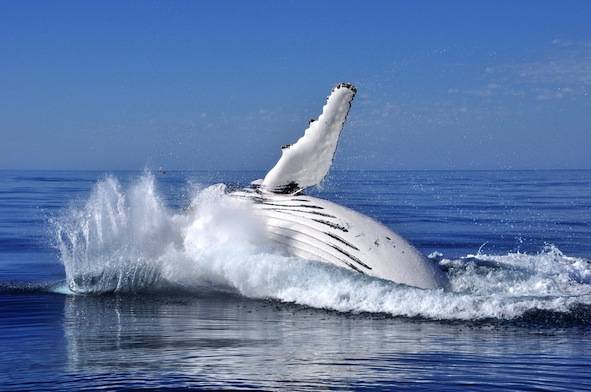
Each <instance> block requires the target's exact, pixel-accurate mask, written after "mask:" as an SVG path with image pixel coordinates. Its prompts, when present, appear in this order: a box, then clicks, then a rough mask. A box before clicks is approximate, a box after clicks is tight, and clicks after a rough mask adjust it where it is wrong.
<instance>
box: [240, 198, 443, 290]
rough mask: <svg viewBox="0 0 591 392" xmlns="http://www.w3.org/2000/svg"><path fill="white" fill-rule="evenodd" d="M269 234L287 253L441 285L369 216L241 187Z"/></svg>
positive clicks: (433, 269)
mask: <svg viewBox="0 0 591 392" xmlns="http://www.w3.org/2000/svg"><path fill="white" fill-rule="evenodd" d="M230 195H231V196H233V197H236V198H240V199H242V200H244V201H245V202H248V203H252V209H253V210H254V213H255V215H256V216H257V217H259V218H260V219H261V221H262V222H263V223H264V226H265V230H266V234H267V236H268V238H269V239H271V240H272V241H274V242H276V243H278V244H280V245H281V246H282V247H283V248H284V249H285V250H286V251H287V252H288V253H289V254H292V255H294V256H298V257H302V258H305V259H309V260H317V261H322V262H325V263H330V264H333V265H336V266H339V267H342V268H347V269H350V270H353V271H355V272H358V273H362V274H366V275H370V276H373V277H377V278H381V279H386V280H390V281H393V282H395V283H399V284H405V285H409V286H414V287H419V288H422V289H438V288H446V287H447V286H448V280H447V276H446V274H445V273H444V272H443V271H441V269H440V268H439V266H438V265H437V264H436V263H435V262H434V261H432V260H429V259H427V258H426V257H425V256H424V255H423V254H422V253H421V252H419V251H418V250H417V249H416V248H415V247H414V246H412V245H411V244H410V243H409V242H408V241H406V240H405V239H404V238H402V237H401V236H400V235H398V234H396V233H394V232H393V231H392V230H390V229H389V228H387V227H386V226H384V225H382V224H381V223H379V222H377V221H375V220H373V219H371V218H370V217H368V216H366V215H363V214H360V213H358V212H356V211H353V210H351V209H349V208H346V207H343V206H340V205H338V204H335V203H333V202H330V201H328V200H323V199H319V198H316V197H311V196H306V195H281V194H274V193H268V192H262V191H260V190H257V189H244V190H241V191H236V192H233V193H231V194H230Z"/></svg>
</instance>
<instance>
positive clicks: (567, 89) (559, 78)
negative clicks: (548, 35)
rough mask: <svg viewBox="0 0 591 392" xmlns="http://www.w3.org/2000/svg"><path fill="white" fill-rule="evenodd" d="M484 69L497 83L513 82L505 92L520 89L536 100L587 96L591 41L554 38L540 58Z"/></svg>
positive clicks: (590, 86) (590, 70)
mask: <svg viewBox="0 0 591 392" xmlns="http://www.w3.org/2000/svg"><path fill="white" fill-rule="evenodd" d="M485 73H486V74H487V75H488V76H489V78H490V80H493V81H494V82H495V83H498V84H500V85H505V86H511V87H510V88H509V89H507V90H505V92H510V91H512V92H513V93H515V92H520V93H522V94H523V95H525V96H529V97H531V98H534V99H536V100H549V99H563V98H577V97H583V96H584V97H587V96H589V91H590V90H591V43H587V42H573V41H565V40H561V39H555V40H553V41H552V42H551V45H550V48H549V49H548V54H546V55H545V56H544V57H543V58H541V59H535V60H532V61H527V62H521V63H514V64H503V65H497V66H489V67H487V68H486V69H485ZM500 92H503V90H500Z"/></svg>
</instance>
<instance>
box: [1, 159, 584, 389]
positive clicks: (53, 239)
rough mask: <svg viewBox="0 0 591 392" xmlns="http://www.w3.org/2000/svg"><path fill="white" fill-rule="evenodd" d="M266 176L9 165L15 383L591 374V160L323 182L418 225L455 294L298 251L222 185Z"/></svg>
mask: <svg viewBox="0 0 591 392" xmlns="http://www.w3.org/2000/svg"><path fill="white" fill-rule="evenodd" d="M261 174H262V173H256V172H219V173H206V172H173V173H167V174H166V175H152V174H150V173H141V172H138V173H128V172H119V173H112V174H109V175H108V174H105V173H99V172H7V171H5V172H0V317H1V319H0V350H1V352H2V353H3V355H2V357H1V358H0V370H1V371H0V385H3V388H2V389H19V390H20V389H52V388H53V389H65V388H71V389H79V388H83V387H97V386H105V387H111V388H149V387H152V388H163V387H166V388H175V387H187V388H193V387H203V388H221V387H228V388H238V387H239V388H255V389H261V388H262V389H276V388H281V387H285V388H287V389H293V388H300V389H306V388H309V389H317V387H318V386H320V387H321V388H337V389H342V388H347V389H364V388H368V389H372V388H378V389H379V388H382V389H383V388H392V387H404V388H415V389H420V388H425V389H432V388H437V389H449V390H453V389H457V388H458V387H461V386H465V387H469V388H470V389H497V388H498V387H501V386H504V387H509V388H512V389H537V388H548V389H552V390H558V389H565V390H572V389H577V388H583V387H585V386H586V385H587V384H588V383H589V382H590V381H591V380H590V378H591V377H589V375H588V370H589V364H591V342H590V337H591V262H590V261H589V260H590V259H591V241H590V240H589V239H590V238H591V171H541V172H346V173H345V172H336V173H333V174H332V175H331V177H330V178H329V179H328V180H327V181H326V182H325V184H324V185H323V188H322V189H319V190H314V191H313V193H314V194H315V195H317V196H320V197H323V198H327V199H330V200H333V201H336V202H338V203H341V204H344V205H347V206H349V207H352V208H354V209H357V210H359V211H361V212H364V213H366V214H368V215H370V216H372V217H374V218H377V219H378V220H380V221H382V222H384V223H385V224H387V225H389V226H390V227H391V228H392V229H394V230H395V231H397V232H399V233H401V234H402V235H403V236H405V237H407V238H408V239H410V240H411V242H413V243H414V244H415V245H417V247H418V248H419V249H420V250H421V251H423V252H424V253H425V254H428V255H429V256H430V258H431V259H432V262H434V263H439V264H440V265H441V266H442V268H444V269H445V270H446V273H447V274H448V276H449V278H450V282H451V288H450V290H448V291H443V290H419V289H414V288H410V287H405V286H401V285H396V284H393V283H391V282H387V281H382V280H378V279H373V278H369V277H367V276H362V275H359V274H357V273H352V272H349V271H345V270H343V269H340V268H336V267H333V266H329V265H326V264H322V263H318V262H314V261H306V260H302V259H298V258H294V257H289V256H288V255H286V254H285V252H284V250H283V249H281V248H280V247H278V246H277V245H275V244H273V243H270V242H269V241H268V240H266V239H265V236H264V235H263V234H262V233H263V230H262V227H261V225H260V222H258V221H257V220H256V219H255V218H254V217H253V216H252V215H251V214H250V211H249V210H248V209H247V208H244V206H242V205H239V204H237V203H236V201H235V200H234V199H232V198H229V197H227V196H226V191H227V190H228V189H231V188H234V187H237V186H240V185H244V184H248V182H249V181H251V180H252V179H255V178H258V177H260V175H261ZM222 184H226V185H222Z"/></svg>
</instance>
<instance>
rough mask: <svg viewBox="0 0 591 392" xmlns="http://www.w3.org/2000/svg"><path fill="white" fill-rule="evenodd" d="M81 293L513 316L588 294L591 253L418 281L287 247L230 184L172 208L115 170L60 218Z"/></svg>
mask: <svg viewBox="0 0 591 392" xmlns="http://www.w3.org/2000/svg"><path fill="white" fill-rule="evenodd" d="M53 227H54V229H55V233H56V244H57V247H58V249H59V252H60V255H61V260H62V262H63V263H64V267H65V271H66V280H67V285H68V287H69V289H70V290H71V291H72V292H74V293H105V292H129V291H132V292H137V291H142V290H148V291H158V290H164V289H170V288H175V289H179V288H180V289H183V290H189V291H194V290H207V291H232V292H235V293H238V294H240V295H244V296H247V297H251V298H265V299H267V298H268V299H274V300H279V301H284V302H291V303H296V304H301V305H305V306H311V307H315V308H323V309H330V310H336V311H342V312H377V313H387V314H390V315H393V316H408V317H425V318H431V319H465V320H473V319H484V318H494V319H513V318H517V317H521V316H522V315H523V314H525V313H527V312H530V311H533V310H548V311H553V312H569V311H571V309H573V307H576V306H579V305H589V304H591V286H590V285H591V264H590V262H589V260H585V259H582V258H576V257H569V256H566V255H564V254H562V252H560V250H559V249H557V248H556V247H554V246H552V245H548V246H547V247H545V248H544V249H542V250H541V251H540V252H539V253H538V254H526V253H509V254H507V255H501V256H496V255H486V254H480V253H479V254H477V255H468V256H466V257H463V258H460V259H453V260H452V259H445V258H444V257H443V255H441V254H434V255H432V258H433V259H435V260H437V261H438V262H439V263H441V264H442V265H443V266H444V267H445V268H446V269H447V270H448V275H449V278H450V282H451V290H450V291H447V292H444V291H443V290H421V289H417V288H412V287H407V286H403V285H397V284H394V283H392V282H389V281H384V280H380V279H375V278H371V277H368V276H365V275H360V274H357V273H354V272H350V271H347V270H344V269H341V268H338V267H334V266H331V265H327V264H324V263H320V262H312V261H306V260H302V259H298V258H294V257H288V256H286V255H285V253H284V252H283V250H282V249H281V248H278V247H277V246H276V245H274V244H273V243H271V242H269V241H268V240H267V239H266V237H265V235H264V230H263V225H262V223H261V222H259V221H258V220H257V218H255V217H254V216H253V215H252V214H251V213H250V211H249V209H248V205H246V204H244V202H241V201H238V200H235V199H234V198H230V197H228V196H226V189H225V186H224V185H222V184H218V185H214V186H210V187H208V188H205V189H202V190H195V192H194V193H193V195H192V197H191V199H190V203H189V204H188V207H187V208H186V209H183V210H180V211H179V210H171V209H169V208H167V207H166V205H165V204H164V202H163V200H162V198H161V197H160V196H159V195H158V192H157V189H156V183H155V179H154V177H153V176H152V175H150V174H146V175H144V176H142V177H141V178H139V179H138V180H137V181H136V182H135V183H133V184H132V185H130V186H129V187H127V188H124V187H123V186H122V185H121V184H120V183H119V182H118V181H117V179H115V178H113V177H108V178H106V179H104V180H103V181H100V182H99V183H97V184H96V185H95V187H94V189H93V191H92V194H91V196H90V197H89V199H88V200H87V201H86V202H85V203H84V205H82V206H79V207H72V208H70V209H69V210H68V211H66V212H65V213H64V215H63V216H62V217H61V218H59V219H56V220H55V221H54V224H53Z"/></svg>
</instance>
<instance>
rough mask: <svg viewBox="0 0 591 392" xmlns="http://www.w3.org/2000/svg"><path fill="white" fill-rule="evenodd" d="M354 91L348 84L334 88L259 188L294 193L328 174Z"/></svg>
mask: <svg viewBox="0 0 591 392" xmlns="http://www.w3.org/2000/svg"><path fill="white" fill-rule="evenodd" d="M356 92H357V89H356V88H355V87H354V86H353V85H351V84H349V83H341V84H339V85H337V86H336V87H335V88H334V89H333V90H332V93H331V94H330V96H329V97H328V99H327V101H326V105H324V107H323V109H322V114H321V115H320V117H318V120H316V121H312V122H310V126H309V127H308V129H306V131H305V132H304V136H302V137H301V138H300V139H299V140H298V141H297V142H296V143H294V144H292V145H287V146H283V147H282V150H281V152H282V154H281V158H280V159H279V161H278V162H277V164H276V165H275V166H274V167H273V168H272V169H271V170H270V171H269V172H268V173H267V175H266V176H265V178H264V180H263V182H262V187H263V189H264V190H266V191H269V192H275V193H297V192H299V191H301V190H302V189H304V188H307V187H310V186H314V185H317V184H319V183H320V181H322V179H323V178H324V177H325V176H326V174H327V173H328V170H329V169H330V166H331V165H332V160H333V157H334V154H335V151H336V148H337V143H338V141H339V136H340V134H341V130H342V129H343V125H344V123H345V120H346V118H347V113H349V109H350V107H351V102H352V101H353V97H355V93H356Z"/></svg>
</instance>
